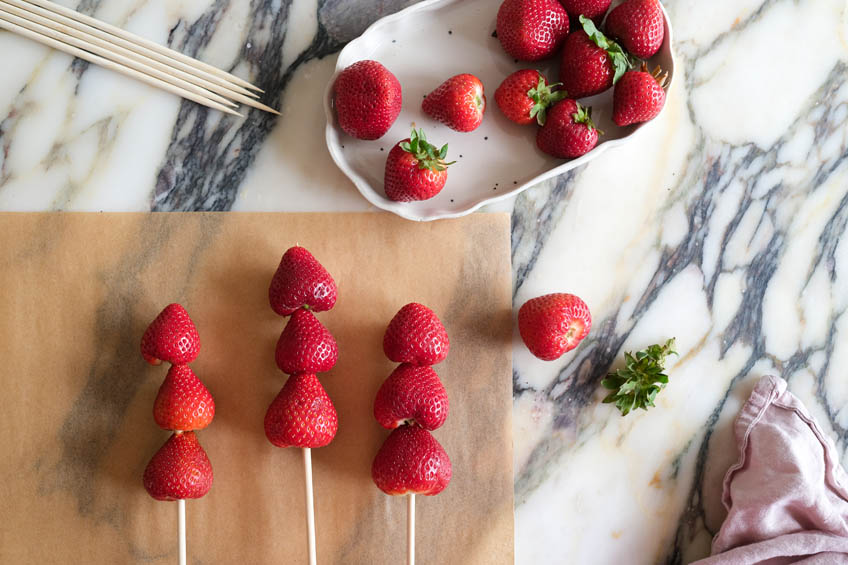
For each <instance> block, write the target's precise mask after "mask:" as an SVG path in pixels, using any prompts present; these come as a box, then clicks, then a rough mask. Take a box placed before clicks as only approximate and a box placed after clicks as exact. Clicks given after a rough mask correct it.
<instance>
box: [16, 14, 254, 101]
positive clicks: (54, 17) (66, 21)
mask: <svg viewBox="0 0 848 565" xmlns="http://www.w3.org/2000/svg"><path fill="white" fill-rule="evenodd" d="M3 2H5V3H6V4H9V5H12V6H17V7H18V8H22V9H24V10H27V11H28V12H31V13H33V14H38V15H40V16H42V17H44V18H45V19H49V20H51V21H53V22H54V23H57V24H63V25H65V26H67V27H70V28H73V29H75V30H77V31H78V32H80V33H84V34H85V35H88V36H93V37H96V38H98V39H101V40H103V41H106V42H108V43H111V44H113V45H117V46H120V47H123V48H125V49H127V50H128V51H132V52H133V53H135V54H136V55H137V56H138V57H143V58H145V59H152V60H155V61H159V62H161V63H163V64H166V65H167V66H169V67H174V68H177V69H180V70H182V71H185V72H187V73H191V74H193V75H195V76H197V77H200V78H204V79H206V80H208V81H210V82H214V83H215V84H218V85H220V86H222V87H226V88H228V89H231V90H234V91H236V92H240V93H242V94H245V95H247V96H253V97H254V98H258V96H257V95H256V94H255V93H253V92H252V91H250V90H248V89H246V88H243V87H241V86H239V85H237V84H235V83H232V82H228V81H227V80H226V79H224V78H220V77H218V76H216V75H213V74H211V73H208V72H206V71H204V70H202V69H200V68H199V66H197V65H195V66H192V65H190V64H187V63H183V62H182V61H177V60H176V59H172V58H170V57H167V56H165V55H160V54H158V53H156V52H155V51H151V50H149V49H146V48H144V47H142V46H140V45H136V44H135V43H133V42H131V41H127V40H126V39H123V38H121V37H118V36H117V35H112V34H111V33H106V32H105V31H101V30H99V29H97V28H95V27H91V26H90V25H86V24H84V23H82V22H78V21H76V20H74V19H72V18H69V17H67V16H63V15H62V14H58V13H56V12H51V11H50V10H46V9H44V8H41V7H39V6H36V5H35V4H30V3H29V2H26V1H25V0H3ZM71 35H73V34H71Z"/></svg>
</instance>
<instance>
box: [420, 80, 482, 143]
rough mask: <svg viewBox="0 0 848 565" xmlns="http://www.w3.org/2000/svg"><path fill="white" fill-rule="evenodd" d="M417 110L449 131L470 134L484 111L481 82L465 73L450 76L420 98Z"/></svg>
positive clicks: (480, 120) (478, 123)
mask: <svg viewBox="0 0 848 565" xmlns="http://www.w3.org/2000/svg"><path fill="white" fill-rule="evenodd" d="M421 109H422V110H424V113H425V114H427V115H428V116H430V117H431V118H433V119H434V120H437V121H439V122H441V123H443V124H445V125H446V126H448V127H449V128H451V129H452V130H456V131H461V132H469V131H474V130H475V129H477V128H478V127H479V126H480V124H481V123H483V113H484V112H485V111H486V95H485V94H484V93H483V83H482V82H480V79H479V78H477V77H476V76H474V75H472V74H468V73H463V74H459V75H456V76H452V77H450V78H449V79H448V80H446V81H445V82H443V83H442V84H440V85H439V86H438V87H437V88H436V89H435V90H434V91H433V92H431V93H430V94H428V95H427V96H426V97H425V98H424V101H423V102H422V103H421Z"/></svg>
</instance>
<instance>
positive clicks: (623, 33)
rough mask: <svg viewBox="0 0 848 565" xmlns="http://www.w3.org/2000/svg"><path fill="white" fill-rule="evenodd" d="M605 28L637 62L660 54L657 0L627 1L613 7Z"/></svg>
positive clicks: (660, 14)
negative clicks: (637, 58) (657, 53)
mask: <svg viewBox="0 0 848 565" xmlns="http://www.w3.org/2000/svg"><path fill="white" fill-rule="evenodd" d="M604 26H605V27H606V30H607V33H609V34H610V35H611V36H613V37H615V38H617V39H618V40H619V41H620V42H621V44H622V45H624V48H625V49H627V50H628V51H630V52H631V53H632V54H633V55H636V56H637V57H639V58H640V59H647V58H648V57H651V56H653V55H654V53H656V52H657V51H659V50H660V47H661V46H662V42H663V37H664V36H665V23H664V21H663V12H662V7H661V6H660V3H659V1H658V0H626V1H625V2H623V3H622V4H620V5H619V6H617V7H615V8H613V10H612V12H610V13H609V16H607V21H606V22H605V24H604Z"/></svg>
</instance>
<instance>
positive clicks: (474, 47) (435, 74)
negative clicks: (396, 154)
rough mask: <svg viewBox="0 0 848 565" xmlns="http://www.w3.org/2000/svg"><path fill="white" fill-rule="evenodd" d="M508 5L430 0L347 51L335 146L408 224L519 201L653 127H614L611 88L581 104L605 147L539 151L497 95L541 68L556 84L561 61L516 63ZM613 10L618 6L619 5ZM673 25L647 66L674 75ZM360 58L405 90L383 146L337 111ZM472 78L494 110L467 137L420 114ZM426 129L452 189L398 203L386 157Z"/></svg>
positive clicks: (331, 125)
mask: <svg viewBox="0 0 848 565" xmlns="http://www.w3.org/2000/svg"><path fill="white" fill-rule="evenodd" d="M499 5H500V2H499V1H497V0H426V1H424V2H421V3H419V4H415V5H413V6H410V7H409V8H406V9H405V10H402V11H400V12H397V13H396V14H392V15H390V16H387V17H385V18H383V19H381V20H379V21H377V22H375V23H374V24H373V25H372V26H371V27H369V28H368V29H367V30H366V31H365V32H364V33H363V34H362V35H361V36H359V37H358V38H357V39H355V40H353V41H351V42H350V43H348V45H347V46H346V47H345V48H344V49H342V51H341V53H340V54H339V59H338V62H337V63H336V73H335V74H334V75H333V77H332V78H331V79H330V82H329V84H328V85H327V89H326V92H325V96H324V110H325V112H326V114H327V129H326V136H327V147H328V148H329V150H330V155H332V157H333V160H334V161H335V162H336V164H337V165H338V166H339V168H340V169H341V170H342V171H343V172H344V173H345V174H346V175H347V176H348V177H349V178H350V180H352V181H353V183H354V184H355V185H356V188H357V189H358V190H359V192H361V193H362V195H363V196H364V197H365V198H366V199H368V201H369V202H371V203H372V204H374V205H375V206H377V207H378V208H382V209H384V210H388V211H390V212H394V213H395V214H397V215H399V216H402V217H404V218H407V219H410V220H422V221H423V220H436V219H440V218H453V217H458V216H464V215H466V214H469V213H471V212H473V211H474V210H476V209H477V208H479V207H481V206H483V205H485V204H488V203H491V202H494V201H496V200H500V199H503V198H507V197H509V196H513V195H515V194H517V193H519V192H521V191H522V190H525V189H526V188H529V187H531V186H533V185H535V184H537V183H539V182H540V181H542V180H545V179H547V178H550V177H552V176H555V175H560V174H562V173H564V172H566V171H568V170H570V169H573V168H574V167H578V166H580V165H582V164H584V163H586V162H588V161H590V160H592V159H594V158H595V157H597V156H598V155H600V154H601V153H602V152H603V151H605V150H607V149H609V148H610V147H615V146H617V145H620V144H622V143H625V142H626V141H629V140H630V139H631V138H632V137H633V136H634V134H635V133H636V132H637V131H639V129H641V128H642V127H643V126H644V125H645V124H639V125H634V126H628V127H624V128H620V127H618V126H616V125H615V124H614V123H613V122H612V119H611V117H612V89H610V90H608V91H606V92H604V93H602V94H599V95H597V96H593V97H591V98H586V99H585V100H581V102H582V103H585V104H586V105H589V106H592V108H593V111H592V118H593V119H594V121H595V124H596V125H597V126H598V128H599V129H601V130H602V131H603V132H604V135H603V136H601V141H600V142H599V143H598V145H597V146H596V147H595V148H594V149H593V150H592V151H590V152H589V153H587V154H586V155H583V156H582V157H580V158H578V159H573V160H571V161H564V160H562V159H556V158H554V157H551V156H548V155H546V154H544V153H542V152H541V151H539V149H538V148H537V147H536V142H535V135H536V127H535V126H519V125H517V124H514V123H512V122H510V121H509V120H507V119H506V118H505V117H504V116H503V114H501V112H500V110H499V109H498V108H497V105H496V104H495V101H494V91H495V89H496V88H497V87H498V85H499V84H500V83H501V81H502V80H503V79H504V77H506V76H507V75H509V74H510V73H512V72H514V71H516V70H518V69H522V68H538V69H539V70H540V71H542V72H543V73H544V74H545V76H547V77H548V79H549V80H551V81H554V80H555V79H556V78H557V76H558V66H559V58H558V57H557V58H554V59H552V60H550V61H543V62H541V63H523V62H515V61H514V60H513V59H512V58H510V57H509V56H508V55H507V54H506V53H505V52H504V50H503V49H502V48H501V45H500V42H499V41H498V39H497V38H496V37H493V36H492V32H493V31H494V30H495V20H496V16H497V10H498V6H499ZM614 5H615V3H614ZM663 16H664V19H665V40H664V41H663V45H662V47H661V48H660V51H659V52H658V53H657V54H656V55H655V56H654V57H652V58H651V59H650V60H649V61H648V63H649V67H650V68H651V69H653V68H654V67H655V66H656V65H660V66H661V67H662V68H663V70H667V71H668V73H669V84H670V83H671V80H672V79H673V76H674V60H673V57H672V51H671V39H672V36H671V33H672V32H671V26H670V24H669V21H668V15H667V14H666V13H665V11H663ZM362 59H374V60H377V61H380V62H381V63H382V64H383V65H385V66H386V67H387V68H388V69H389V70H390V71H392V72H393V73H394V74H395V75H396V76H397V78H398V80H399V81H400V83H401V85H402V87H403V109H402V110H401V113H400V116H398V119H397V121H395V123H394V125H393V126H392V128H391V129H390V130H389V131H388V133H386V135H384V136H383V137H382V138H381V139H378V140H376V141H362V140H358V139H354V138H352V137H350V136H349V135H347V134H346V133H344V132H343V131H342V130H341V128H339V127H338V122H337V121H336V116H335V112H334V110H333V107H332V85H333V82H334V81H335V79H336V75H337V74H338V73H339V72H340V71H341V70H342V69H344V68H345V67H347V66H349V65H351V64H353V63H355V62H356V61H360V60H362ZM465 72H468V73H472V74H474V75H476V76H478V77H479V78H480V80H481V81H483V87H484V89H485V92H486V98H487V106H486V114H485V117H484V119H483V123H482V125H481V126H480V127H479V128H477V129H476V130H474V131H473V132H469V133H459V132H455V131H453V130H451V129H449V128H448V127H447V126H444V125H442V124H440V123H438V122H436V121H435V120H433V119H431V118H430V117H428V116H427V115H426V114H424V112H423V111H422V110H421V100H423V98H424V95H425V94H427V93H428V92H430V91H431V90H433V89H434V88H436V87H437V86H438V85H439V84H441V83H442V81H444V80H445V79H447V78H448V77H450V76H453V75H455V74H459V73H465ZM413 126H415V127H423V128H424V131H425V133H426V134H427V138H428V140H430V141H431V142H432V143H434V144H436V145H438V146H441V145H442V144H444V143H448V144H449V150H448V160H451V161H453V160H455V161H457V163H456V164H455V165H452V166H451V167H450V168H449V169H448V181H447V184H446V185H445V188H444V189H443V190H442V192H441V193H439V194H438V195H437V196H435V197H434V198H431V199H430V200H424V201H421V202H394V201H392V200H389V199H388V198H386V195H385V192H384V191H383V173H384V170H385V164H386V156H387V155H388V152H389V150H390V149H391V148H392V147H393V146H394V144H396V143H397V142H398V141H400V140H402V139H404V138H406V137H409V133H410V129H411V127H413Z"/></svg>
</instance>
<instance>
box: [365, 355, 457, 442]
mask: <svg viewBox="0 0 848 565" xmlns="http://www.w3.org/2000/svg"><path fill="white" fill-rule="evenodd" d="M449 408H450V406H449V404H448V393H447V391H446V390H445V387H444V386H443V385H442V381H440V380H439V375H437V374H436V371H434V370H433V369H432V368H430V367H427V366H424V367H416V366H415V365H409V364H408V363H404V364H402V365H400V366H398V368H397V369H395V370H394V371H393V372H392V374H391V375H389V378H388V379H386V380H385V382H384V383H383V385H382V386H381V387H380V390H378V391H377V398H376V399H375V400H374V418H376V419H377V422H379V423H380V425H381V426H383V427H384V428H387V429H390V430H393V429H395V428H397V427H398V426H400V425H402V424H409V423H412V422H414V423H416V424H418V425H419V426H421V427H422V428H424V429H425V430H435V429H436V428H439V427H440V426H441V425H442V424H444V423H445V419H446V418H447V417H448V409H449Z"/></svg>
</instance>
